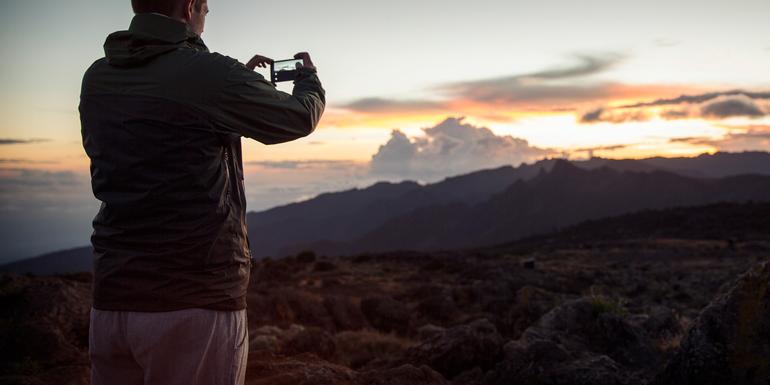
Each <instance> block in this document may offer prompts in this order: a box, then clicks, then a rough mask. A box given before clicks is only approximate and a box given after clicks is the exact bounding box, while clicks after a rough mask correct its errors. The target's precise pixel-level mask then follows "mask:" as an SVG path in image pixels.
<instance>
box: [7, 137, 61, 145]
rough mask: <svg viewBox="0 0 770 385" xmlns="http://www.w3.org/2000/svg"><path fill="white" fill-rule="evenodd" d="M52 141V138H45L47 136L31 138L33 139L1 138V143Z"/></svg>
mask: <svg viewBox="0 0 770 385" xmlns="http://www.w3.org/2000/svg"><path fill="white" fill-rule="evenodd" d="M50 141H51V139H45V138H31V139H11V138H0V145H9V144H30V143H41V142H50Z"/></svg>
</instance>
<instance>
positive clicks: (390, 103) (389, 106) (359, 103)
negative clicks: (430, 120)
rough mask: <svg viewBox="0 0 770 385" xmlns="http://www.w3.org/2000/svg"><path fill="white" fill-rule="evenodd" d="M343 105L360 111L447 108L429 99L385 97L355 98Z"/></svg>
mask: <svg viewBox="0 0 770 385" xmlns="http://www.w3.org/2000/svg"><path fill="white" fill-rule="evenodd" d="M341 107H343V108H346V109H349V110H353V111H359V112H380V113H381V112H419V111H431V110H442V109H444V108H446V105H444V104H443V103H441V102H436V101H429V100H418V99H413V100H396V99H385V98H362V99H358V100H354V101H352V102H350V103H348V104H345V105H342V106H341Z"/></svg>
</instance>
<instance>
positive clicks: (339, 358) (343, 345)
mask: <svg viewBox="0 0 770 385" xmlns="http://www.w3.org/2000/svg"><path fill="white" fill-rule="evenodd" d="M334 339H335V345H336V347H337V349H336V355H335V357H334V362H337V363H341V364H344V365H346V366H348V367H350V368H352V369H360V368H362V367H364V366H366V369H381V368H388V367H392V365H389V363H390V362H391V361H392V360H393V357H401V356H403V355H404V352H405V351H406V349H408V348H409V347H410V346H412V345H414V343H413V342H412V341H411V340H408V339H406V338H403V337H400V336H397V335H395V334H384V333H381V332H378V331H376V330H355V331H352V330H350V331H344V332H340V333H337V334H336V335H335V336H334Z"/></svg>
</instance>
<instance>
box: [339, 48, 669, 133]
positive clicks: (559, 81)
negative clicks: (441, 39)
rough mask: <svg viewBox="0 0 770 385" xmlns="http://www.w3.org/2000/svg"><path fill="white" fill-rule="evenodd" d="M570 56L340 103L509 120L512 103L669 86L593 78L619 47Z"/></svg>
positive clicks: (557, 105) (550, 106)
mask: <svg viewBox="0 0 770 385" xmlns="http://www.w3.org/2000/svg"><path fill="white" fill-rule="evenodd" d="M571 59H572V63H569V64H567V65H562V66H558V67H554V68H547V69H544V70H540V71H534V72H530V73H524V74H516V75H511V76H503V77H494V78H486V79H479V80H472V81H462V82H451V83H444V84H439V85H436V86H434V87H431V88H429V89H428V90H427V91H429V92H432V93H433V94H434V95H435V99H392V98H381V97H367V98H362V99H357V100H353V101H351V102H349V103H347V104H343V105H341V106H339V107H342V108H344V109H347V110H350V111H353V112H358V113H364V114H405V113H430V112H434V113H435V112H442V113H444V114H460V113H465V114H471V115H473V116H475V117H482V118H485V119H489V120H496V121H504V120H510V119H511V117H510V116H508V114H506V113H507V112H510V109H511V108H518V109H520V110H527V111H549V112H564V111H565V110H571V109H574V106H571V105H569V104H570V103H585V102H591V101H596V100H606V99H610V98H613V97H615V96H618V95H620V96H622V97H626V98H627V97H628V96H629V95H633V96H639V94H640V93H641V94H649V92H651V91H654V92H660V91H664V90H668V89H667V88H670V87H669V86H649V85H644V86H634V85H625V84H621V83H617V82H606V81H598V80H592V79H590V77H591V76H593V75H597V74H601V73H604V72H606V71H607V70H609V69H611V68H612V67H614V66H615V65H617V64H618V63H620V62H621V61H622V60H623V59H624V56H623V55H621V54H618V53H606V54H576V55H573V56H572V57H571ZM677 89H678V90H681V87H678V88H677ZM658 94H659V93H658ZM500 108H507V109H506V110H504V111H505V112H506V113H501V112H500V111H501V110H500ZM493 111H494V112H493Z"/></svg>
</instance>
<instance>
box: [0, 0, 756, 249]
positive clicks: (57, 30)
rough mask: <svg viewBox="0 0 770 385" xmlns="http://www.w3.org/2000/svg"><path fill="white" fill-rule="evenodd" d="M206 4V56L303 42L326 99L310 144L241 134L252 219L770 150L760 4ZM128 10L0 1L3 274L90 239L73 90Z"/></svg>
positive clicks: (98, 4)
mask: <svg viewBox="0 0 770 385" xmlns="http://www.w3.org/2000/svg"><path fill="white" fill-rule="evenodd" d="M209 8H210V10H211V12H210V13H209V15H208V17H207V20H206V28H205V31H204V33H203V35H202V37H203V40H204V41H205V42H206V44H207V46H208V47H209V49H210V50H211V51H214V52H219V53H222V54H225V55H228V56H231V57H233V58H236V59H238V60H240V61H242V62H246V61H248V60H249V59H250V58H251V57H252V56H253V55H255V54H261V55H265V56H268V57H271V58H274V59H288V58H291V57H292V56H293V55H294V53H296V52H299V51H308V52H310V54H311V55H312V57H313V61H314V62H315V64H316V66H317V67H318V74H319V77H320V79H321V81H322V83H323V85H324V88H325V89H326V96H327V107H326V111H325V113H324V116H323V118H322V120H321V122H320V124H319V126H318V128H317V129H316V131H315V132H314V133H313V134H311V135H310V136H308V137H305V138H301V139H298V140H296V141H293V142H289V143H284V144H281V145H275V146H265V145H262V144H260V143H258V142H255V141H252V140H249V139H243V140H242V141H243V146H244V165H245V170H246V191H247V198H248V205H249V206H248V209H249V210H252V211H259V210H264V209H267V208H270V207H274V206H276V205H282V204H286V203H289V202H294V201H298V200H303V199H308V198H312V197H313V196H315V195H317V194H319V193H321V192H327V191H339V190H343V189H349V188H362V187H366V186H368V185H371V184H372V183H374V182H376V181H379V180H391V181H399V180H405V179H410V180H415V181H418V182H420V183H430V182H435V181H438V180H441V179H442V178H444V177H446V176H451V175H457V174H461V173H465V172H470V171H473V170H477V169H482V168H491V167H496V166H500V165H505V164H511V165H514V166H515V165H518V164H520V163H522V162H533V161H536V160H537V159H541V158H544V157H567V158H571V159H578V158H585V157H588V156H602V157H611V158H641V157H648V156H694V155H697V154H701V153H704V152H708V153H713V152H716V151H744V150H768V149H770V116H769V115H770V77H769V76H768V75H769V73H768V68H770V23H767V18H768V16H769V15H770V2H768V1H767V0H733V1H708V0H700V1H691V0H678V1H676V2H671V1H657V0H654V1H645V2H639V1H626V0H586V1H580V2H577V1H568V0H558V1H557V0H543V1H538V2H533V1H526V2H525V1H518V0H506V1H502V0H500V1H493V0H476V1H473V2H470V1H453V0H443V1H438V0H421V1H413V0H412V1H406V0H390V1H366V0H358V1H352V0H327V1H314V0H295V1H293V2H291V7H290V8H287V7H286V4H283V3H280V2H268V1H253V0H250V1H247V0H209ZM132 16H133V12H132V10H131V6H130V1H129V0H125V1H123V0H121V1H116V0H111V1H103V0H102V1H100V0H68V1H57V0H0V45H1V46H2V47H3V48H4V50H3V51H4V54H3V59H2V61H0V66H1V67H0V85H1V86H0V199H1V200H0V244H2V245H3V246H2V247H0V263H3V262H8V261H11V260H15V259H20V258H25V257H30V256H34V255H37V254H40V253H43V252H49V251H55V250H59V249H63V248H68V247H76V246H84V245H87V244H88V242H89V235H90V232H91V223H90V221H91V219H92V218H93V216H94V215H95V214H96V212H97V211H98V208H99V202H98V201H97V200H96V199H95V198H94V197H93V194H92V193H91V190H90V185H89V183H90V179H89V173H88V167H89V161H88V158H87V157H86V155H85V152H84V151H83V148H82V142H81V136H80V123H79V117H78V113H77V105H78V100H79V91H80V82H81V79H82V74H83V71H85V69H86V68H87V67H88V66H89V65H90V64H91V63H92V62H93V61H94V60H97V59H98V58H100V57H102V56H103V50H102V44H103V42H104V39H105V37H106V36H107V35H108V34H109V33H111V32H113V31H117V30H123V29H126V28H127V27H128V24H129V23H130V21H131V17H132ZM260 71H262V70H260ZM263 74H265V75H267V74H266V73H263ZM279 88H280V89H281V90H284V91H286V92H291V84H290V83H287V84H281V85H279Z"/></svg>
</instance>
